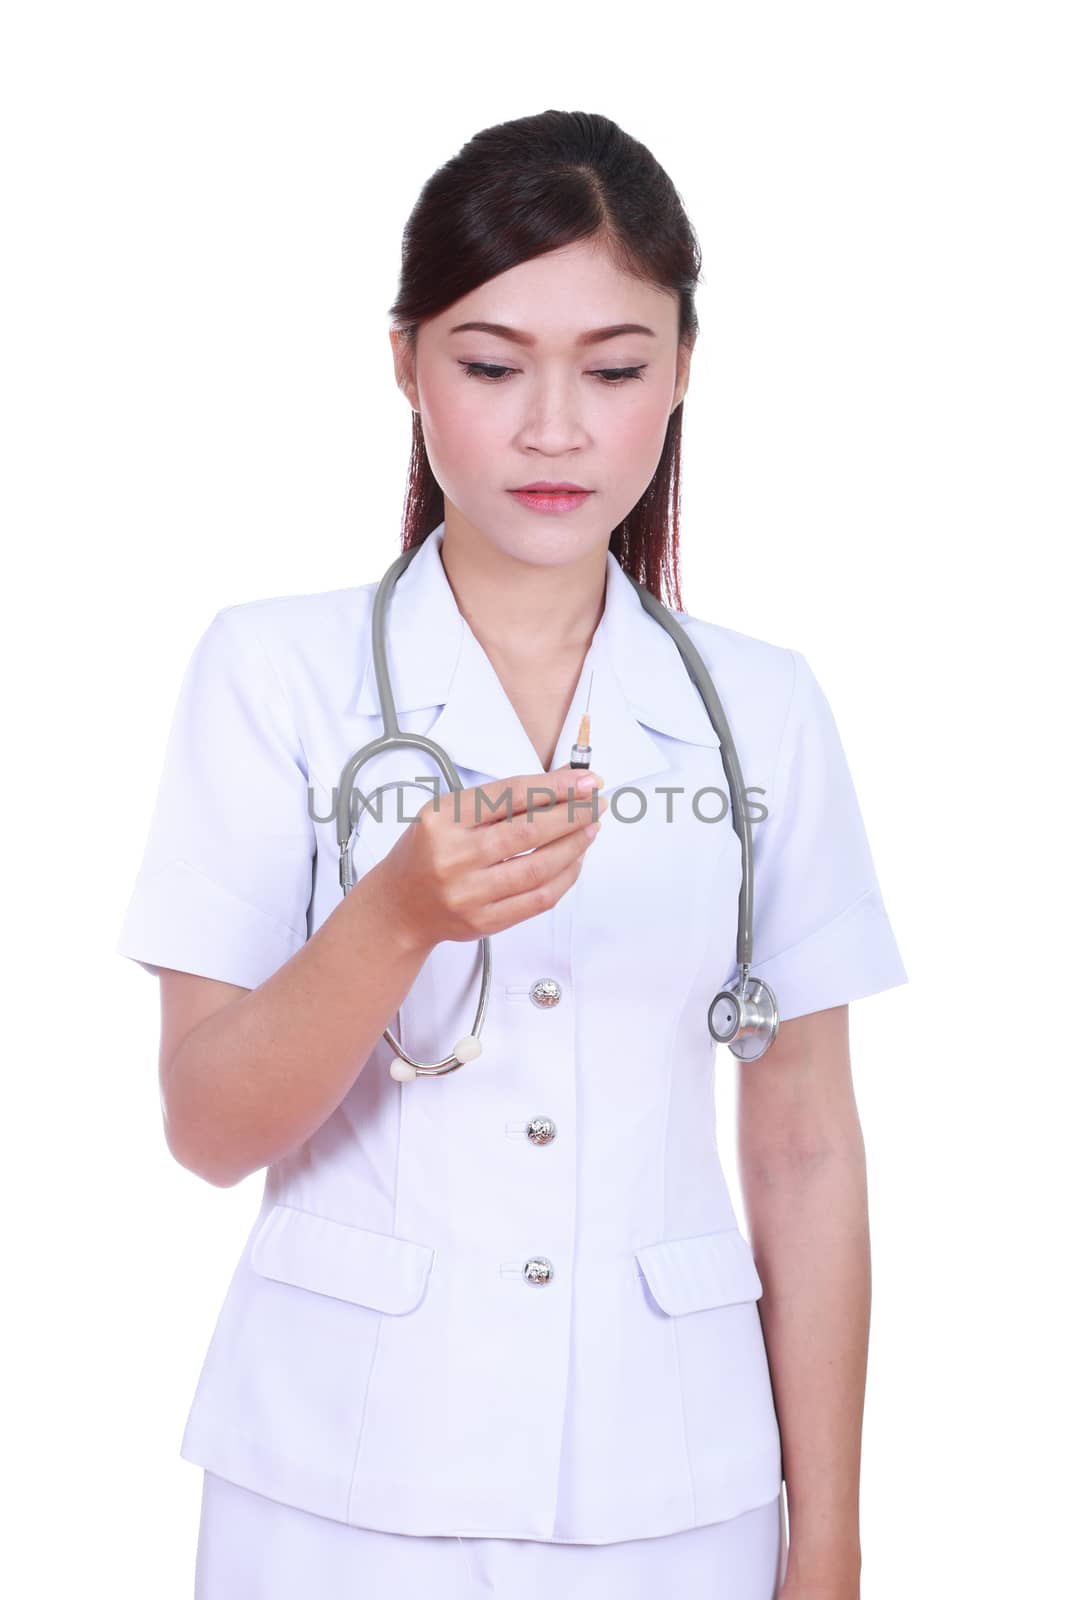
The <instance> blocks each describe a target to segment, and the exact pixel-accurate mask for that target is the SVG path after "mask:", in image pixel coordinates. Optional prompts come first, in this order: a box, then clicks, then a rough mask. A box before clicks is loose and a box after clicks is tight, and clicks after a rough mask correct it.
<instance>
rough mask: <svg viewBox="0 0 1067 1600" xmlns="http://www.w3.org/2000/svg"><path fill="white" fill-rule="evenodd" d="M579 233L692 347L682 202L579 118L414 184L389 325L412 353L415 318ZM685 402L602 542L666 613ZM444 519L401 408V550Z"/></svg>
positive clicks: (477, 141) (652, 170) (633, 148)
mask: <svg viewBox="0 0 1067 1600" xmlns="http://www.w3.org/2000/svg"><path fill="white" fill-rule="evenodd" d="M580 239H590V240H592V239H595V240H597V241H598V242H601V243H603V245H604V247H605V248H606V249H607V250H608V251H609V252H610V254H611V257H612V259H613V260H614V261H615V263H616V265H617V266H618V267H619V268H620V269H621V270H622V271H624V272H628V273H630V274H631V275H632V276H634V277H636V278H640V279H641V280H642V281H644V282H647V283H653V284H656V285H657V286H658V287H660V288H662V289H665V290H673V291H674V292H675V294H676V295H677V297H678V338H679V342H680V343H682V344H685V343H687V342H692V341H693V340H695V338H696V335H697V331H698V323H697V315H696V308H695V304H694V293H695V289H696V284H697V282H698V280H699V277H700V264H701V257H700V246H699V244H698V243H697V239H696V236H695V234H694V232H693V229H692V227H691V225H690V223H689V219H688V218H687V216H686V214H685V210H684V208H683V206H682V202H681V199H680V198H679V195H678V193H677V191H676V189H675V187H674V185H673V183H672V182H671V180H670V179H669V178H668V176H667V174H666V173H665V172H664V170H663V168H662V167H661V166H660V165H659V162H658V161H656V159H655V157H654V156H653V155H652V153H651V151H650V150H648V149H647V148H646V146H645V145H643V144H641V143H640V142H639V141H638V140H637V139H634V138H633V137H632V136H631V135H630V134H628V133H624V132H623V130H622V129H621V128H620V127H619V126H618V125H617V124H616V123H614V122H612V121H611V119H610V118H609V117H602V116H599V115H597V114H596V113H595V112H586V111H542V112H541V113H540V114H539V115H537V116H530V117H518V118H516V119H515V120H514V121H512V122H501V123H498V124H497V125H496V126H495V127H492V128H485V129H483V130H482V132H480V133H476V134H475V135H474V137H473V138H471V139H468V141H467V143H466V144H465V145H464V146H463V148H462V149H461V150H459V151H458V153H457V154H456V155H454V156H453V157H452V158H451V160H449V161H446V162H445V163H444V165H443V166H441V167H439V168H438V169H437V171H436V172H435V173H434V174H433V175H432V177H430V178H429V179H428V180H427V181H426V183H425V184H424V185H423V188H422V190H421V192H420V194H419V198H418V200H417V201H416V203H415V207H414V209H413V211H412V213H411V215H410V217H409V218H408V220H407V223H406V225H405V227H404V235H403V245H402V251H401V268H400V285H399V290H398V293H397V296H396V299H395V300H394V302H393V304H392V306H391V307H390V308H389V316H390V319H391V321H392V325H393V326H394V327H395V328H400V329H401V330H402V331H403V334H404V337H405V339H407V340H408V341H409V342H410V344H411V345H412V347H414V346H415V344H416V339H417V334H418V325H419V323H420V322H421V321H424V320H426V319H428V318H430V317H435V316H437V315H438V314H439V313H440V312H442V311H444V310H446V309H447V307H448V306H450V305H452V304H454V302H455V301H457V300H459V299H461V298H462V296H463V295H466V294H470V293H471V291H472V290H474V289H476V288H478V287H479V286H480V285H481V284H483V283H486V282H487V281H488V280H489V279H490V278H495V277H496V276H497V274H498V273H501V272H506V271H507V270H508V269H509V268H510V267H514V266H517V265H518V264H519V263H520V262H523V261H532V260H534V259H535V258H536V257H537V256H542V255H546V254H547V253H548V252H549V251H551V250H559V249H561V248H562V247H563V246H564V245H568V244H574V243H576V242H577V241H578V240H580ZM684 404H685V402H684V401H682V402H680V403H679V404H678V405H677V406H675V408H674V410H673V411H672V412H671V415H670V418H669V420H668V423H667V430H666V435H665V437H664V441H663V451H662V454H661V456H660V459H659V463H658V465H657V467H656V471H655V474H654V476H653V478H652V480H651V482H650V483H649V485H648V487H647V488H646V490H645V492H644V494H643V495H642V496H641V498H640V500H638V502H637V504H636V505H635V506H634V507H633V509H632V510H631V511H630V512H629V514H628V515H627V516H626V517H625V518H624V519H623V521H622V522H621V523H619V525H618V527H617V528H615V529H614V530H613V532H612V535H611V542H610V546H609V548H610V549H611V552H612V554H613V555H614V556H615V557H616V558H617V560H618V561H619V563H620V564H621V566H622V567H623V568H624V569H625V571H627V572H629V573H630V574H632V576H633V577H634V578H636V579H637V581H638V583H641V584H644V586H645V587H646V588H647V589H650V590H651V592H652V593H653V594H654V595H655V596H656V597H657V599H659V600H661V601H662V602H663V603H664V604H665V605H671V606H675V607H676V608H677V609H679V610H681V609H682V603H681V584H680V580H679V575H678V527H679V504H680V478H681V445H682V409H683V406H684ZM444 514H445V512H444V495H443V493H442V490H441V486H440V484H439V483H438V482H437V480H436V478H435V477H434V475H433V471H432V469H431V467H430V462H429V458H428V457H427V454H426V445H425V441H424V439H423V433H422V419H421V417H420V416H419V415H418V413H417V412H413V413H412V448H411V461H410V464H409V468H408V482H407V491H406V495H405V503H404V517H403V543H402V548H403V549H404V550H408V549H410V548H411V547H412V546H413V545H418V544H421V543H422V541H423V540H424V539H425V538H426V536H427V535H428V534H429V533H430V532H431V531H432V529H434V528H435V527H436V526H437V524H438V523H439V522H441V521H442V519H443V517H444Z"/></svg>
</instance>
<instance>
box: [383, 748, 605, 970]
mask: <svg viewBox="0 0 1067 1600" xmlns="http://www.w3.org/2000/svg"><path fill="white" fill-rule="evenodd" d="M586 777H591V778H592V780H593V783H592V785H591V792H586V791H584V790H582V789H580V788H579V784H580V781H581V780H582V779H583V778H586ZM602 786H603V779H602V778H600V777H599V776H598V775H597V774H596V773H595V772H594V773H591V774H586V773H583V772H582V771H580V770H579V769H577V768H575V767H560V768H558V769H557V770H556V771H554V772H539V773H537V774H536V775H534V776H530V777H515V778H500V779H498V780H497V781H496V782H494V783H486V784H479V785H477V786H476V787H474V788H472V789H459V790H455V791H453V790H449V789H443V790H442V792H441V794H440V795H438V796H435V797H434V798H433V799H431V800H428V801H427V802H426V804H425V805H424V806H423V807H422V808H421V810H420V811H419V812H418V814H417V815H416V817H415V819H414V820H413V821H412V822H411V823H410V824H409V826H408V827H407V828H405V830H404V832H403V833H402V834H401V836H400V838H399V839H398V840H397V841H396V843H395V844H394V845H393V847H392V849H391V850H390V851H389V852H388V854H387V855H386V856H385V857H384V858H383V859H382V860H381V861H380V862H379V863H378V865H377V866H376V867H375V868H374V869H373V874H374V875H378V874H380V875H381V877H382V879H383V880H384V881H383V882H382V883H381V885H380V887H381V888H382V890H383V892H384V893H385V895H386V896H387V897H388V905H389V913H390V918H391V919H394V920H395V921H396V922H397V923H398V924H399V925H400V926H401V927H403V928H404V929H405V930H406V931H407V933H408V934H409V936H410V937H411V939H412V941H413V942H414V943H415V944H416V945H420V946H425V947H426V948H427V949H432V947H433V946H434V945H435V944H438V943H440V941H441V940H443V939H453V940H464V939H481V938H483V937H486V936H490V935H492V934H494V933H500V932H501V930H502V929H504V928H510V927H512V926H514V924H515V923H517V922H525V921H526V919H527V918H528V917H535V916H537V915H538V914H539V913H540V912H542V911H547V910H548V909H549V908H550V907H551V906H554V905H555V903H556V901H557V900H559V899H560V897H561V896H562V895H563V894H565V893H566V891H567V890H568V889H569V888H570V886H571V884H572V883H574V881H575V880H576V878H577V877H578V874H579V872H580V871H581V867H582V861H583V859H584V856H585V852H586V850H587V849H588V847H589V845H590V844H591V843H592V840H593V839H594V838H595V837H596V833H597V832H598V831H599V829H600V821H599V820H597V821H595V822H594V821H593V819H594V818H599V804H598V801H599V790H600V789H601V787H602ZM531 791H532V792H531ZM537 791H541V792H540V793H538V792H537ZM546 791H547V792H546ZM509 792H510V797H511V803H510V807H509V805H508V794H509ZM494 807H499V809H493V808H494ZM509 810H510V816H509ZM591 822H592V826H593V833H592V834H590V833H589V832H587V829H588V827H589V826H590V823H591ZM524 852H525V853H524ZM368 876H370V875H368Z"/></svg>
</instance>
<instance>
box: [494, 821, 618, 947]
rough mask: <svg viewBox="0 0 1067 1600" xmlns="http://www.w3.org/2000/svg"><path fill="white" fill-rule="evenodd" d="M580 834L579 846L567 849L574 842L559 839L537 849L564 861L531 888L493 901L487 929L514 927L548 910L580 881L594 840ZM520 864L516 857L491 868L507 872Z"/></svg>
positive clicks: (498, 929) (541, 852) (495, 871)
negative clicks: (587, 850) (584, 862)
mask: <svg viewBox="0 0 1067 1600" xmlns="http://www.w3.org/2000/svg"><path fill="white" fill-rule="evenodd" d="M580 837H581V841H582V843H581V845H580V846H579V847H572V848H570V849H569V850H568V849H567V848H565V847H567V846H569V845H571V843H572V842H571V841H570V840H564V839H560V840H558V841H555V842H554V843H553V844H551V845H545V846H543V847H542V849H541V850H539V851H538V852H537V854H538V855H541V854H543V853H548V854H553V853H555V855H554V859H559V858H560V857H562V864H561V866H560V867H559V870H558V871H556V872H554V873H552V874H551V875H550V876H549V877H548V878H545V879H543V880H542V881H541V882H539V883H537V884H534V885H533V886H532V887H530V888H524V889H521V890H520V891H519V892H518V893H517V894H506V895H504V896H503V897H502V898H501V899H499V900H496V901H494V902H493V904H492V905H491V907H490V910H489V925H488V928H487V931H488V932H489V933H490V934H492V933H494V932H499V931H500V929H501V928H510V927H513V926H514V925H515V924H516V923H517V922H523V921H525V920H526V918H527V917H535V916H537V915H539V913H541V912H542V911H547V910H549V909H550V908H551V907H552V906H554V905H555V904H556V901H557V900H559V899H560V897H561V896H562V895H563V894H565V893H566V891H567V890H568V889H569V888H570V887H571V885H572V884H573V883H576V882H577V880H578V876H579V874H580V873H581V870H582V863H583V861H584V860H585V852H586V848H587V847H588V846H589V845H590V844H591V843H592V840H591V839H590V838H589V837H588V836H587V835H586V834H585V833H584V832H583V833H582V834H581V835H580ZM522 859H523V860H528V859H529V857H523V858H522ZM518 865H519V862H517V861H512V862H505V863H504V864H503V865H502V866H499V867H494V868H492V869H491V870H492V871H493V872H494V873H502V874H505V875H506V874H507V873H508V872H510V870H511V869H512V868H513V867H516V866H518Z"/></svg>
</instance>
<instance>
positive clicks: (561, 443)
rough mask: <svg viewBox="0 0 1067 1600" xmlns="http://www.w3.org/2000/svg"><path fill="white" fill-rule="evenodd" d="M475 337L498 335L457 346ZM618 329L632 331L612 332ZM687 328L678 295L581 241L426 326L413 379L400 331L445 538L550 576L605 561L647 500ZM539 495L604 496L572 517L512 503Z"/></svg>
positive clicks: (487, 287)
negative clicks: (543, 489)
mask: <svg viewBox="0 0 1067 1600" xmlns="http://www.w3.org/2000/svg"><path fill="white" fill-rule="evenodd" d="M471 323H492V324H495V325H496V330H497V331H489V330H488V329H487V328H485V327H482V328H477V327H465V328H463V329H462V330H461V331H459V332H457V331H455V330H456V329H457V327H459V325H460V324H471ZM620 324H630V325H636V326H631V329H630V331H629V332H623V333H615V334H613V335H610V336H608V335H606V334H605V333H604V332H603V330H605V329H608V328H612V327H617V326H619V325H620ZM677 324H678V302H677V299H676V297H675V296H674V295H673V294H667V293H664V292H662V291H659V290H657V289H655V288H653V287H651V286H650V285H648V284H645V283H639V282H637V281H636V280H635V279H633V278H631V277H628V276H627V275H626V274H624V273H622V272H620V271H619V269H618V268H617V267H616V266H614V265H613V264H612V262H611V261H610V260H609V258H608V256H607V254H606V253H605V252H604V250H603V249H602V248H600V247H598V246H597V245H595V244H594V243H591V242H588V241H584V242H582V243H581V244H576V245H568V246H566V248H564V249H562V250H556V251H554V252H553V253H552V254H550V255H546V256H540V257H539V258H538V259H537V260H535V261H526V262H523V263H522V264H521V265H520V266H517V267H512V268H510V269H509V270H508V271H507V272H502V273H500V274H499V276H498V277H496V278H493V279H491V280H490V281H489V282H488V283H485V284H482V286H481V287H480V288H478V289H475V290H474V291H473V292H472V293H471V294H468V295H465V296H464V297H463V298H462V299H461V300H457V301H456V302H455V303H454V304H453V305H451V306H449V308H448V309H447V311H444V312H442V313H441V315H440V316H437V317H434V318H432V319H431V320H429V321H427V322H424V323H422V324H421V326H420V328H419V332H418V341H417V349H416V353H415V356H414V363H413V366H412V364H411V361H410V356H409V354H408V353H407V352H405V351H404V349H403V348H402V344H401V341H400V336H399V334H398V333H397V332H396V331H395V330H394V331H392V332H391V333H390V338H391V340H392V343H393V356H394V362H395V365H396V376H397V382H398V384H399V385H400V388H401V390H402V391H403V393H404V395H405V397H406V398H407V400H408V401H409V403H410V405H411V407H412V409H413V410H415V411H418V412H419V413H420V414H421V417H422V430H423V436H424V438H425V442H426V451H427V455H428V456H429V460H430V465H431V467H432V468H433V472H434V476H435V477H436V479H437V481H438V483H439V484H440V485H441V488H442V490H443V491H444V495H445V500H446V523H449V524H455V523H466V524H468V525H469V526H470V528H471V529H473V530H475V531H476V532H478V533H480V534H481V535H482V536H483V537H484V538H486V539H488V540H489V541H490V542H491V543H492V544H493V545H494V546H496V547H497V549H499V550H500V551H501V552H502V553H506V554H508V555H511V556H513V557H515V558H517V559H519V560H522V561H527V562H532V563H536V564H538V565H543V566H551V565H556V564H559V563H566V562H571V561H574V560H576V559H580V558H581V557H582V556H583V555H588V554H590V553H591V552H592V551H594V550H596V549H600V550H602V551H606V549H607V546H608V540H609V539H610V537H611V531H612V529H613V528H615V527H616V526H617V525H618V524H619V523H620V522H621V521H622V519H623V518H624V517H625V516H626V514H627V513H628V512H629V511H630V510H631V509H632V508H633V506H634V505H635V504H636V502H637V501H638V500H639V499H640V498H641V495H642V494H643V493H644V491H645V489H646V488H647V487H648V484H649V482H650V481H651V479H652V477H653V475H654V473H655V470H656V467H657V465H658V463H659V459H660V454H661V452H662V449H663V439H664V434H665V432H666V427H667V421H668V418H669V417H670V414H671V412H672V411H673V409H674V407H675V406H676V405H677V404H678V403H679V401H680V400H681V399H682V398H683V396H684V394H685V390H686V386H687V383H688V374H689V351H688V350H687V349H685V348H684V347H680V346H679V343H678V326H677ZM508 329H509V330H511V332H510V333H508V332H505V331H504V330H508ZM639 329H640V330H646V329H647V330H648V331H647V332H646V331H638V330H639ZM594 331H598V336H597V337H596V338H595V339H594V340H589V339H588V335H589V334H590V333H592V332H594ZM540 481H546V482H551V483H558V482H567V483H572V484H579V485H581V486H582V487H583V488H586V489H589V490H592V493H591V494H589V495H588V497H587V498H586V499H585V500H584V501H583V502H582V503H581V504H580V505H578V506H577V507H576V508H575V509H574V510H571V511H564V512H544V511H537V510H534V509H532V508H531V507H529V506H528V505H525V504H523V502H522V501H520V500H518V499H516V498H515V496H514V495H513V494H512V493H511V492H510V491H512V490H515V489H520V488H522V487H523V486H524V485H526V484H529V483H537V482H540Z"/></svg>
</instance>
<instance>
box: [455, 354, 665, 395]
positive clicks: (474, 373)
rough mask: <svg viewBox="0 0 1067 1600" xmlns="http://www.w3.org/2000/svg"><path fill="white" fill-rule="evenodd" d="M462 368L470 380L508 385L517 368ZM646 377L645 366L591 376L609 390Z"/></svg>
mask: <svg viewBox="0 0 1067 1600" xmlns="http://www.w3.org/2000/svg"><path fill="white" fill-rule="evenodd" d="M460 366H461V367H462V368H463V370H464V372H465V373H466V374H467V377H468V378H481V379H482V380H483V382H485V383H506V382H507V380H508V378H509V377H510V376H511V374H512V373H513V372H515V371H516V370H517V368H515V367H495V366H492V365H491V364H490V363H489V362H488V361H461V362H460ZM644 375H645V369H644V366H640V367H601V368H599V369H598V370H597V371H595V372H591V373H590V374H589V376H590V377H592V378H596V379H597V381H598V382H599V383H603V384H606V385H607V387H608V388H609V389H621V388H622V386H623V384H624V383H628V382H630V381H631V380H633V379H641V378H643V377H644Z"/></svg>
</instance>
